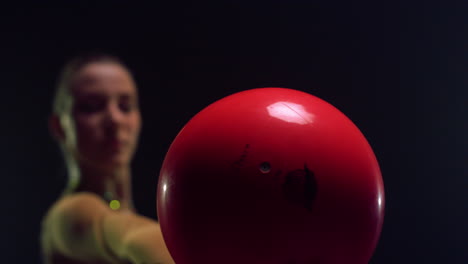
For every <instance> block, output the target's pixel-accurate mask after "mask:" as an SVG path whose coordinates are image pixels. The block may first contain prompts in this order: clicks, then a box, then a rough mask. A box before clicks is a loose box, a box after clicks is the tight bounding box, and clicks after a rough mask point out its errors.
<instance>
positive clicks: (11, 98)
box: [0, 0, 468, 264]
mask: <svg viewBox="0 0 468 264" xmlns="http://www.w3.org/2000/svg"><path fill="white" fill-rule="evenodd" d="M70 2H73V4H52V3H46V2H43V3H41V4H37V3H34V4H33V3H20V4H18V5H16V6H14V7H13V6H2V8H1V9H0V15H1V16H0V30H1V31H0V33H1V34H0V47H1V49H0V58H1V63H0V67H1V68H0V76H1V95H2V96H1V102H2V103H1V104H0V105H1V107H2V113H3V114H2V118H3V120H2V121H1V125H2V126H1V132H2V137H1V140H2V145H1V146H2V148H1V151H2V152H1V155H2V177H3V180H2V185H1V188H2V189H1V190H2V192H1V198H2V200H1V201H2V207H3V210H2V212H3V213H2V227H3V230H4V232H2V234H3V236H2V245H1V249H2V251H3V252H2V258H4V259H3V260H1V262H2V263H40V261H39V252H38V243H37V241H38V232H39V223H40V219H41V217H42V215H43V214H44V212H45V210H46V209H47V207H48V206H49V205H50V204H51V203H52V202H53V201H54V199H55V198H57V196H58V195H59V192H60V190H61V189H62V188H63V185H64V183H65V178H64V177H63V173H64V168H63V165H61V164H62V163H61V162H62V160H61V157H60V155H59V154H60V153H59V150H58V148H57V147H56V145H55V144H54V142H53V141H52V140H51V138H50V137H49V135H48V130H47V123H46V120H47V116H48V114H49V112H50V105H51V98H52V94H53V89H54V85H55V81H56V78H57V74H58V72H59V70H60V67H61V66H62V65H63V63H65V61H66V60H67V59H69V58H70V57H72V56H74V55H75V54H77V53H79V52H82V51H88V50H101V51H106V52H110V53H114V54H116V55H118V56H120V57H122V59H123V60H124V61H126V62H127V63H128V64H129V66H130V68H131V69H132V70H133V72H134V73H135V77H136V80H137V82H138V84H139V86H140V88H141V95H142V96H141V98H142V100H141V101H142V102H141V104H142V111H143V118H144V127H143V133H142V138H141V142H140V143H141V144H140V148H139V150H138V152H137V155H136V159H135V162H134V176H135V177H134V194H135V202H136V206H137V208H138V210H139V211H140V212H141V213H142V214H145V215H147V216H150V217H153V218H156V210H155V199H154V197H155V192H156V183H157V176H158V171H159V166H160V164H161V162H162V159H163V157H164V155H165V152H166V150H167V148H168V147H169V144H170V143H171V141H172V140H173V138H174V137H175V136H176V134H177V132H178V131H179V130H180V129H181V128H182V126H183V125H184V124H185V123H186V122H187V121H188V120H189V119H190V118H191V117H192V116H193V115H194V114H196V113H197V112H198V111H200V110H201V109H203V107H205V106H207V105H208V104H210V103H212V102H214V101H215V100H217V99H220V98H222V97H224V96H226V95H229V94H232V93H234V92H237V91H241V90H245V89H251V88H256V87H267V86H277V87H288V88H294V89H298V90H303V91H306V92H309V93H311V94H314V95H316V96H319V97H321V98H323V99H325V100H327V101H328V102H330V103H332V104H333V105H335V106H336V107H337V108H339V109H340V110H341V111H343V112H344V113H345V114H346V115H348V116H349V117H350V118H351V119H352V120H353V121H354V122H355V123H356V124H357V125H358V126H359V128H360V129H361V130H362V132H363V133H364V134H365V136H366V137H367V138H368V140H369V142H370V144H371V145H372V147H373V148H374V151H375V153H376V155H377V157H378V159H379V162H380V165H381V169H382V173H383V177H384V181H385V189H386V195H387V196H386V198H387V207H386V216H385V217H386V218H385V224H384V227H383V232H382V236H381V240H380V243H379V245H378V248H377V250H376V253H375V255H374V257H373V259H372V262H371V263H376V264H384V263H388V264H393V263H399V264H403V263H450V264H454V263H468V257H467V255H468V253H467V252H468V248H467V245H468V243H467V242H468V241H467V237H468V232H467V222H468V221H467V220H468V219H467V190H468V189H467V187H468V181H467V171H466V165H467V163H466V162H467V153H466V146H467V141H466V137H465V134H466V133H467V130H466V113H467V111H466V105H467V97H466V90H467V89H466V85H467V77H466V76H467V70H468V69H467V66H468V65H467V62H468V60H467V56H468V53H467V38H468V35H467V33H468V32H467V29H468V28H467V26H468V16H467V15H466V14H468V5H467V2H465V1H459V2H448V1H446V2H445V3H444V4H442V1H441V2H440V3H439V2H436V1H426V2H422V1H421V2H419V3H417V2H414V1H404V0H401V1H400V2H398V1H325V0H322V1H297V0H289V1H286V0H284V1H254V0H251V1H210V2H207V3H202V2H198V1H197V2H195V1H194V2H190V1H181V2H176V1H166V2H164V3H157V4H153V5H149V4H144V5H143V4H141V3H133V2H130V1H128V2H127V1H109V2H103V1H70ZM96 2H98V3H96ZM167 2H170V3H167ZM220 2H222V3H220ZM462 114H463V118H462Z"/></svg>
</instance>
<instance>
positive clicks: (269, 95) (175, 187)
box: [157, 88, 384, 264]
mask: <svg viewBox="0 0 468 264" xmlns="http://www.w3.org/2000/svg"><path fill="white" fill-rule="evenodd" d="M157 193H158V195H157V196H158V197H157V209H158V215H159V220H160V224H161V228H162V232H163V235H164V238H165V241H166V243H167V246H168V248H169V251H170V252H171V254H172V256H173V258H174V260H175V262H176V263H178V264H200V263H203V264H220V263H223V264H230V263H233V264H234V263H235V264H239V263H253V264H263V263H265V264H318V263H320V264H332V263H336V264H343V263H346V264H364V263H368V261H369V259H370V257H371V256H372V254H373V251H374V249H375V246H376V244H377V241H378V238H379V236H380V231H381V227H382V222H383V214H384V213H383V212H384V188H383V182H382V177H381V172H380V169H379V165H378V163H377V160H376V158H375V155H374V152H373V151H372V149H371V147H370V146H369V143H368V142H367V140H366V138H365V137H364V136H363V135H362V133H361V132H360V130H359V129H358V128H357V127H356V126H355V125H354V124H353V123H352V121H350V120H349V119H348V118H347V117H346V116H345V115H344V114H343V113H341V112H340V111H339V110H337V109H336V108H335V107H333V106H332V105H330V104H329V103H327V102H325V101H323V100H321V99H319V98H317V97H315V96H312V95H310V94H307V93H304V92H300V91H296V90H291V89H284V88H261V89H253V90H248V91H243V92H239V93H236V94H234V95H231V96H228V97H225V98H223V99H221V100H219V101H217V102H215V103H213V104H211V105H210V106H208V107H206V108H205V109H204V110H202V111H201V112H199V113H198V114H197V115H195V116H194V117H193V118H192V119H191V120H190V121H189V122H188V123H187V124H186V126H185V127H184V128H183V129H182V130H181V131H180V133H179V134H178V135H177V137H176V138H175V140H174V142H173V143H172V145H171V146H170V148H169V151H168V153H167V155H166V157H165V160H164V163H163V166H162V169H161V173H160V178H159V185H158V192H157Z"/></svg>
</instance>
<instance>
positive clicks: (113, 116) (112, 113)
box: [104, 103, 124, 128]
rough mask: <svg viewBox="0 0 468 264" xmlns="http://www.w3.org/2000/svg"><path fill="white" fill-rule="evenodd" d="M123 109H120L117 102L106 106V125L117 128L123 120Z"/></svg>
mask: <svg viewBox="0 0 468 264" xmlns="http://www.w3.org/2000/svg"><path fill="white" fill-rule="evenodd" d="M123 115H124V113H122V111H120V109H119V107H118V106H117V105H116V104H112V103H111V104H109V105H108V106H107V108H106V112H105V118H104V119H105V120H104V122H105V125H106V127H110V128H116V127H118V125H119V124H120V123H121V122H122V121H123Z"/></svg>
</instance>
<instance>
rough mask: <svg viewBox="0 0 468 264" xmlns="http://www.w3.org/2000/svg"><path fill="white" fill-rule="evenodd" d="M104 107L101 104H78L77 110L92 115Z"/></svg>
mask: <svg viewBox="0 0 468 264" xmlns="http://www.w3.org/2000/svg"><path fill="white" fill-rule="evenodd" d="M102 107H103V104H102V103H100V102H78V104H77V105H76V110H77V111H78V112H80V113H85V114H92V113H95V112H98V111H99V110H101V109H102Z"/></svg>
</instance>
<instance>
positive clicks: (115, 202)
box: [73, 165, 134, 210]
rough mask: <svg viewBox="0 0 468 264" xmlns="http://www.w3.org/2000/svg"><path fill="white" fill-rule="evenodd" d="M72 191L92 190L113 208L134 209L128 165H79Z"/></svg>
mask: <svg viewBox="0 0 468 264" xmlns="http://www.w3.org/2000/svg"><path fill="white" fill-rule="evenodd" d="M78 179H79V180H78V183H77V185H76V188H74V190H73V192H92V193H95V194H96V195H98V196H99V197H101V198H102V199H104V200H105V201H106V202H107V203H109V205H110V207H111V208H113V209H114V210H117V209H118V210H134V207H133V202H132V192H131V191H132V188H131V169H130V166H124V167H119V168H116V169H114V170H104V169H96V168H91V167H88V166H85V165H81V166H80V169H79V176H78Z"/></svg>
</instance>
